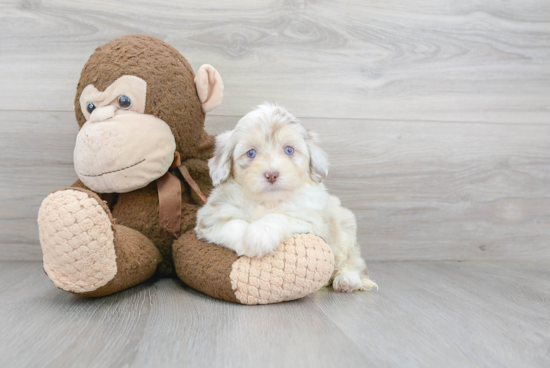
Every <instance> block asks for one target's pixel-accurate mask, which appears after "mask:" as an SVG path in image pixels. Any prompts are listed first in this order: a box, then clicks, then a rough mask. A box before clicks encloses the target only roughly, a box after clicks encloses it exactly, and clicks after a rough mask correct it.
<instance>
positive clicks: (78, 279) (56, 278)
mask: <svg viewBox="0 0 550 368" xmlns="http://www.w3.org/2000/svg"><path fill="white" fill-rule="evenodd" d="M38 226H39V233H40V243H41V245H42V252H43V254H44V271H46V274H47V275H48V276H49V278H50V279H51V280H52V281H53V283H54V284H55V286H57V287H58V288H60V289H62V290H65V291H69V292H73V293H85V292H90V291H94V290H96V289H98V288H100V287H101V286H104V285H106V284H107V283H108V282H109V281H110V280H112V279H113V278H114V277H115V275H116V273H117V262H116V253H115V244H114V231H113V225H112V218H111V215H110V212H109V210H108V207H107V206H106V205H105V204H104V203H103V201H101V199H100V198H99V197H98V196H97V195H95V194H94V193H92V192H88V191H82V190H75V189H64V190H59V191H57V192H54V193H52V194H50V195H49V196H48V197H46V199H44V201H43V202H42V205H41V206H40V210H39V212H38Z"/></svg>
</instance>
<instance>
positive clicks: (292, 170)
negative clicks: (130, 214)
mask: <svg viewBox="0 0 550 368" xmlns="http://www.w3.org/2000/svg"><path fill="white" fill-rule="evenodd" d="M286 147H292V148H293V150H294V152H293V153H292V154H290V155H289V154H287V153H288V152H287V153H285V148H286ZM250 150H255V152H256V156H255V157H254V158H250V157H249V156H248V155H247V152H249V151H250ZM287 151H289V150H287ZM208 165H209V167H210V176H211V177H212V181H213V183H214V185H215V186H216V188H215V189H214V190H213V191H212V193H211V194H210V197H209V198H208V202H207V203H206V205H205V206H204V207H202V208H201V209H200V210H199V211H198V213H197V226H196V228H195V230H196V232H197V235H198V237H199V238H201V239H204V240H207V241H209V242H212V243H216V244H219V245H223V246H225V247H227V248H229V249H233V250H234V251H235V252H237V254H239V255H246V256H249V257H262V256H264V255H266V254H268V253H270V252H273V251H274V250H275V249H276V248H277V246H278V245H279V244H280V243H281V242H282V241H283V240H284V239H285V238H288V237H289V236H291V235H292V234H295V233H312V234H315V235H318V236H320V237H321V238H323V239H324V240H325V241H326V242H327V243H328V244H329V245H330V247H331V248H332V251H333V253H334V256H335V272H334V274H333V280H332V285H333V288H334V289H335V290H337V291H342V292H351V291H354V290H370V289H372V288H373V287H375V286H376V284H375V283H374V282H373V281H371V280H370V279H369V278H368V276H367V268H366V265H365V261H364V260H363V259H362V258H361V254H360V250H359V246H358V245H357V239H356V230H357V225H356V221H355V216H354V215H353V213H352V212H351V211H350V210H348V209H346V208H343V207H342V206H341V205H340V200H339V199H338V198H336V197H334V196H332V195H329V194H328V193H327V191H326V189H325V186H324V184H323V183H322V182H323V180H324V179H325V178H326V176H327V174H328V160H327V157H326V154H325V153H324V152H323V151H322V150H321V148H320V147H319V146H318V142H317V135H316V134H315V133H313V132H312V131H307V130H306V129H304V127H303V126H302V125H301V124H300V123H299V121H298V119H296V118H295V117H294V116H293V115H291V114H290V113H289V112H288V111H286V110H285V109H284V108H282V107H279V106H276V105H271V104H268V103H265V104H263V105H260V106H258V107H257V108H256V109H255V110H253V111H251V112H250V113H248V114H247V115H245V116H244V117H243V118H242V119H241V120H240V121H239V122H238V123H237V126H236V127H235V129H233V130H232V131H227V132H225V133H223V134H220V135H218V136H217V137H216V149H215V153H214V157H213V158H212V159H210V161H209V162H208ZM269 174H276V176H277V178H276V180H275V182H273V183H271V182H270V181H269V180H268V177H269Z"/></svg>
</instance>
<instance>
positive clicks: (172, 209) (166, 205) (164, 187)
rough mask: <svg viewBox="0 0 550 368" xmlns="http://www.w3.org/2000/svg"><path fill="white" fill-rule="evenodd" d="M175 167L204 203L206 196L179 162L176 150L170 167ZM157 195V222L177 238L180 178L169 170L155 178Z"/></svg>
mask: <svg viewBox="0 0 550 368" xmlns="http://www.w3.org/2000/svg"><path fill="white" fill-rule="evenodd" d="M175 168H177V169H178V170H179V171H180V173H181V175H182V176H183V178H184V179H185V181H186V182H187V184H189V186H190V187H191V188H192V189H193V190H194V191H195V193H197V195H198V196H199V198H200V199H201V200H202V201H203V203H206V197H205V196H204V194H202V192H201V190H200V188H199V186H198V185H197V183H196V182H195V180H193V178H192V177H191V174H190V173H189V170H187V167H185V166H184V165H182V164H181V158H180V155H179V153H178V152H175V153H174V162H173V163H172V166H170V169H175ZM157 189H158V196H159V223H160V227H161V229H163V230H165V231H167V232H168V233H170V234H171V235H172V236H173V237H175V238H177V237H179V235H180V232H181V185H180V180H179V179H178V178H177V177H176V176H175V175H173V174H170V172H167V173H166V174H164V175H163V176H162V177H161V178H160V179H157Z"/></svg>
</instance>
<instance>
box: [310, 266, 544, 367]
mask: <svg viewBox="0 0 550 368" xmlns="http://www.w3.org/2000/svg"><path fill="white" fill-rule="evenodd" d="M510 264H514V265H515V267H516V269H517V270H518V272H517V273H515V274H510V273H509V271H508V266H509V265H510ZM549 268H550V264H549V263H548V262H546V263H542V262H541V263H536V262H507V263H506V262H503V263H495V262H462V263H456V262H452V263H451V262H445V263H441V262H430V263H416V262H402V263H389V262H388V263H373V264H372V265H371V275H372V276H373V278H374V279H375V280H376V281H377V282H378V284H379V285H380V292H378V293H376V294H374V295H373V294H365V293H356V294H352V295H338V294H336V293H333V292H330V291H329V290H326V289H325V290H322V291H320V292H318V293H316V294H315V295H314V296H313V297H312V298H313V299H314V300H315V302H316V304H317V305H318V306H319V307H320V308H321V309H322V310H323V311H324V312H325V314H326V315H327V317H328V318H330V319H331V321H332V322H334V323H335V324H337V325H338V326H339V327H340V328H341V330H342V331H344V332H345V333H346V335H347V336H348V337H349V338H350V339H351V340H353V341H354V342H355V343H356V345H357V346H358V347H359V348H360V349H361V350H362V351H364V352H365V353H366V354H367V356H369V357H371V358H372V359H373V360H374V361H375V363H376V364H377V365H383V366H396V367H407V366H425V367H441V366H445V367H465V366H467V367H495V366H498V367H547V366H548V365H549V364H550V356H549V355H548V346H550V315H549V314H548V310H549V309H548V305H549V303H550V279H548V278H538V277H532V276H531V275H530V274H529V270H531V269H537V270H539V271H542V272H545V273H546V274H547V273H548V271H547V270H548V269H549ZM524 271H525V273H524Z"/></svg>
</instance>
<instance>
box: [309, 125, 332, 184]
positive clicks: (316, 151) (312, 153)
mask: <svg viewBox="0 0 550 368" xmlns="http://www.w3.org/2000/svg"><path fill="white" fill-rule="evenodd" d="M307 135H308V139H307V140H306V143H307V149H308V151H309V173H310V176H311V178H312V179H313V180H314V181H316V182H318V183H321V182H323V181H324V180H325V179H326V177H327V175H328V158H327V154H326V153H325V151H323V150H322V149H321V147H319V139H318V138H317V133H315V132H313V131H311V130H308V131H307Z"/></svg>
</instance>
